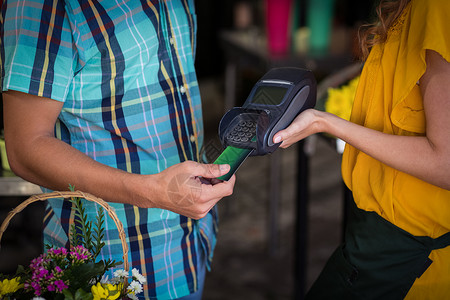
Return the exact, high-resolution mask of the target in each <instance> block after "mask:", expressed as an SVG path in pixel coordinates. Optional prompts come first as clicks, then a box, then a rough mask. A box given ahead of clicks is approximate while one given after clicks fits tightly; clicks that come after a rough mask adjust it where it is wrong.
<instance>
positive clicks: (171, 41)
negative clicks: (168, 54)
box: [169, 37, 174, 45]
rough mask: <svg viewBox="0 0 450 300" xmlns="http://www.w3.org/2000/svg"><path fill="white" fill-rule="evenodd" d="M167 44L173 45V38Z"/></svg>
mask: <svg viewBox="0 0 450 300" xmlns="http://www.w3.org/2000/svg"><path fill="white" fill-rule="evenodd" d="M169 42H170V44H171V45H173V44H174V41H173V37H171V38H170V39H169Z"/></svg>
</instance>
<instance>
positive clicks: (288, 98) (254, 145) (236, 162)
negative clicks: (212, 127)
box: [214, 68, 317, 180]
mask: <svg viewBox="0 0 450 300" xmlns="http://www.w3.org/2000/svg"><path fill="white" fill-rule="evenodd" d="M316 89H317V86H316V80H315V78H314V75H313V74H312V72H311V71H309V70H305V69H300V68H274V69H271V70H269V71H268V72H267V73H266V74H265V75H264V76H263V77H262V78H261V79H260V80H259V81H258V82H257V83H256V84H255V86H254V87H253V89H252V90H251V92H250V94H249V96H248V98H247V100H246V101H245V103H244V104H243V105H242V107H234V108H232V109H231V110H229V111H228V112H227V113H226V114H225V115H224V116H223V117H222V119H221V121H220V124H219V138H220V142H221V144H222V146H223V147H224V148H225V150H224V151H223V152H222V154H221V155H220V156H219V157H218V158H217V159H216V161H215V162H214V163H215V164H229V165H230V166H231V170H230V172H228V173H227V174H226V175H223V176H221V177H219V179H222V180H228V179H230V178H231V176H233V174H234V173H235V172H236V171H237V169H238V168H239V166H240V165H241V164H242V163H243V162H244V160H245V159H246V158H247V157H248V156H261V155H265V154H268V153H272V152H274V151H275V150H276V149H277V148H278V147H279V145H280V143H277V144H275V143H274V142H273V136H274V135H275V134H276V133H277V132H278V131H280V130H282V129H285V128H286V127H287V126H289V125H290V124H291V122H292V121H293V120H294V118H295V117H296V116H297V115H298V114H299V113H301V112H302V111H304V110H305V109H308V108H313V107H314V106H315V105H316Z"/></svg>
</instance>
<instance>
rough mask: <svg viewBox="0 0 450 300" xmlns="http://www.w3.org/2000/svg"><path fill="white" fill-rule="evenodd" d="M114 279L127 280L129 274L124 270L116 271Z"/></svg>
mask: <svg viewBox="0 0 450 300" xmlns="http://www.w3.org/2000/svg"><path fill="white" fill-rule="evenodd" d="M114 277H122V278H126V277H128V272H127V271H125V270H124V269H119V270H117V271H114Z"/></svg>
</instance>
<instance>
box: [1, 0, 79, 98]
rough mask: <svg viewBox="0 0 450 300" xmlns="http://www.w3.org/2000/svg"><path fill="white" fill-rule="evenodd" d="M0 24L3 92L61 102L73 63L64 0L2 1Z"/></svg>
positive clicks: (71, 75)
mask: <svg viewBox="0 0 450 300" xmlns="http://www.w3.org/2000/svg"><path fill="white" fill-rule="evenodd" d="M0 22H1V23H0V30H1V40H0V43H1V61H2V64H1V68H2V69H1V70H2V80H1V84H2V91H7V90H16V91H20V92H25V93H29V94H33V95H37V96H41V97H48V98H52V99H54V100H58V101H64V100H65V99H66V95H67V93H68V89H69V83H70V82H71V79H72V78H73V74H74V72H73V70H74V62H75V59H74V58H75V57H74V55H75V54H74V53H75V51H74V47H73V43H72V34H71V30H70V24H69V22H68V19H67V17H66V13H65V5H64V1H56V0H52V1H48V0H35V1H28V0H13V1H5V2H4V3H3V5H2V18H1V20H0Z"/></svg>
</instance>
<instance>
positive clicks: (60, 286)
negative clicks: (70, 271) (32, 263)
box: [55, 280, 68, 292]
mask: <svg viewBox="0 0 450 300" xmlns="http://www.w3.org/2000/svg"><path fill="white" fill-rule="evenodd" d="M55 285H56V290H57V291H58V292H62V290H64V289H67V288H68V286H67V285H66V284H65V283H64V281H62V280H56V281H55Z"/></svg>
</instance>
